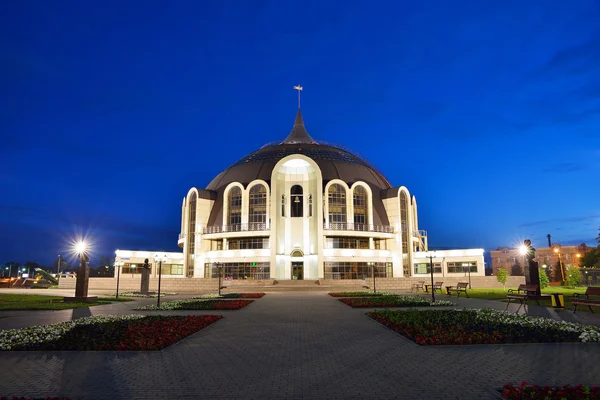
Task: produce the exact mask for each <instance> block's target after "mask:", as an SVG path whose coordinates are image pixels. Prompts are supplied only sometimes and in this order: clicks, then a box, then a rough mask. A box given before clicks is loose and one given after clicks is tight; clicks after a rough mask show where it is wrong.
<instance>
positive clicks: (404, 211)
mask: <svg viewBox="0 0 600 400" xmlns="http://www.w3.org/2000/svg"><path fill="white" fill-rule="evenodd" d="M400 226H401V228H402V252H403V253H408V197H407V196H406V193H405V192H404V191H401V192H400Z"/></svg>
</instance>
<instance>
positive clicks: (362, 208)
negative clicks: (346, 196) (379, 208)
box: [352, 186, 368, 230]
mask: <svg viewBox="0 0 600 400" xmlns="http://www.w3.org/2000/svg"><path fill="white" fill-rule="evenodd" d="M352 201H353V203H354V229H355V230H363V229H360V228H361V226H360V225H363V226H364V225H366V224H367V220H368V216H367V212H368V211H367V209H368V207H367V191H366V190H365V188H364V187H362V186H357V187H355V188H354V193H353V195H352ZM357 225H358V226H357Z"/></svg>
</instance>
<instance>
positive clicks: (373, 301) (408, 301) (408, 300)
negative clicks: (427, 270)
mask: <svg viewBox="0 0 600 400" xmlns="http://www.w3.org/2000/svg"><path fill="white" fill-rule="evenodd" d="M338 300H339V301H341V302H342V303H344V304H347V305H349V306H350V307H354V308H367V307H427V306H453V305H454V303H452V302H451V301H446V300H436V301H435V303H432V302H431V300H429V299H427V298H424V297H419V296H371V297H353V298H345V299H338Z"/></svg>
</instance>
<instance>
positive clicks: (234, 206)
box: [227, 186, 242, 225]
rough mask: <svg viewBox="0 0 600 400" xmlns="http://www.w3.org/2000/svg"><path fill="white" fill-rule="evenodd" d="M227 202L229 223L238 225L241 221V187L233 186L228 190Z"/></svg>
mask: <svg viewBox="0 0 600 400" xmlns="http://www.w3.org/2000/svg"><path fill="white" fill-rule="evenodd" d="M227 204H228V206H229V213H228V214H227V215H228V216H229V220H228V223H229V225H239V224H241V223H242V189H240V188H239V187H238V186H234V187H232V188H231V190H230V191H229V195H228V198H227Z"/></svg>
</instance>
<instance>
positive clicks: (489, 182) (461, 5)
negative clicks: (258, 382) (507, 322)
mask: <svg viewBox="0 0 600 400" xmlns="http://www.w3.org/2000/svg"><path fill="white" fill-rule="evenodd" d="M0 38H1V40H0V49H1V52H0V57H1V62H0V76H1V78H0V79H1V81H2V85H1V90H0V194H1V196H2V197H1V199H0V263H4V262H6V261H9V260H15V261H20V262H25V261H37V262H39V263H41V264H42V265H50V264H51V263H52V261H53V260H54V259H55V258H56V255H57V254H58V253H63V254H64V253H65V251H66V250H67V248H68V247H69V242H70V240H71V239H72V238H73V236H74V235H76V234H81V233H83V234H86V235H88V236H89V237H90V239H91V240H92V241H93V243H94V251H93V254H92V265H94V264H96V265H97V260H98V257H99V256H101V255H111V254H113V252H114V250H115V249H117V248H128V249H147V250H159V249H162V250H170V251H177V250H178V247H177V234H178V233H179V227H180V218H181V215H180V213H181V201H182V199H183V196H185V194H186V193H187V191H188V189H189V188H190V187H192V186H197V187H205V186H206V185H207V184H208V183H209V182H210V180H211V179H212V178H213V177H214V176H215V175H217V174H218V173H219V172H220V171H221V170H223V169H225V168H226V167H227V166H228V165H230V164H231V163H233V162H235V161H236V160H238V159H239V158H241V157H242V156H244V155H245V154H247V153H250V152H251V151H254V150H256V149H258V148H259V147H260V146H262V145H263V144H264V143H267V142H270V141H274V140H282V139H284V138H285V137H286V136H287V134H288V133H289V131H290V130H291V128H292V124H293V121H294V117H295V113H296V92H295V91H294V90H293V86H294V85H296V84H301V85H303V86H304V91H303V97H302V112H303V115H304V120H305V123H306V127H307V129H308V131H309V132H310V134H311V135H312V136H313V137H314V138H315V139H317V140H324V141H328V142H333V143H339V144H343V145H345V146H348V147H350V148H352V149H355V150H356V151H359V152H360V153H362V154H363V155H364V156H365V157H366V158H368V159H369V160H370V161H372V162H373V163H374V164H375V165H376V166H377V167H379V168H380V169H381V170H382V171H383V172H384V174H385V175H386V177H387V178H388V179H389V181H390V182H391V183H392V184H393V185H394V186H400V185H405V186H407V187H408V189H409V190H410V191H411V193H412V194H414V195H415V196H416V197H417V201H418V205H419V218H420V228H421V229H426V230H427V231H428V233H429V241H430V245H431V247H433V248H443V247H483V248H485V249H486V250H488V251H489V250H492V249H495V248H496V247H498V246H511V245H514V244H515V243H516V242H517V241H519V240H522V239H523V238H526V237H528V238H531V239H532V241H533V244H534V246H535V247H541V246H545V245H546V237H545V236H546V234H548V233H550V234H552V238H553V241H555V242H559V243H562V244H580V243H582V242H586V243H588V244H594V243H595V241H594V238H595V237H596V236H597V234H598V231H597V229H598V226H599V225H600V184H599V181H600V179H599V178H598V177H599V175H600V174H599V172H600V2H599V1H597V0H576V1H564V0H560V1H550V0H531V1H522V0H519V1H473V0H465V1H462V0H461V1H459V0H455V1H441V0H437V1H422V2H412V1H411V2H401V1H390V2H387V3H385V2H383V1H381V2H379V1H377V2H363V1H361V2H353V1H336V2H327V1H320V0H319V1H298V2H292V1H277V0H275V1H248V2H242V1H237V0H236V1H233V0H232V1H190V2H183V1H170V2H168V1H160V2H159V1H144V2H141V1H129V2H122V1H110V2H109V1H101V2H87V1H83V2H82V1H52V2H48V1H25V0H23V1H13V2H4V3H3V4H2V5H1V6H0Z"/></svg>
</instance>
